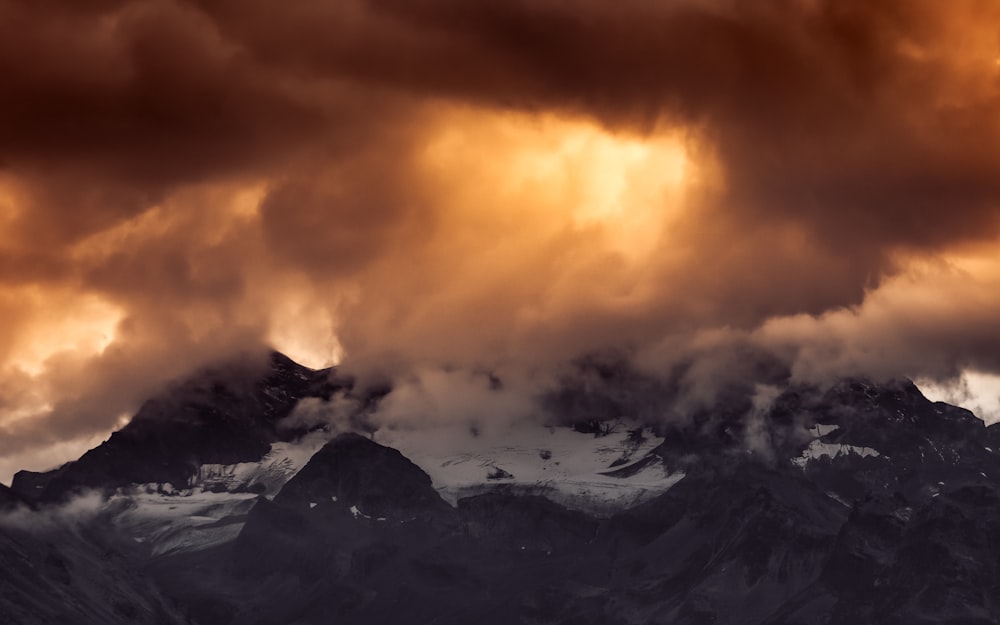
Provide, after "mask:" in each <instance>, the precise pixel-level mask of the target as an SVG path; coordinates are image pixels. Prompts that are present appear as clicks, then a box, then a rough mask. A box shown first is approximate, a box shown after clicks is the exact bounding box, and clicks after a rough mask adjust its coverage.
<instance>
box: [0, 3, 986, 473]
mask: <svg viewBox="0 0 1000 625" xmlns="http://www.w3.org/2000/svg"><path fill="white" fill-rule="evenodd" d="M998 22H1000V6H998V5H997V4H996V3H994V2H990V1H987V0H981V1H976V0H958V1H956V2H949V3H941V2H934V1H931V0H877V1H870V0H837V1H834V0H767V1H764V2H753V3H750V2H734V1H726V0H663V1H661V2H640V1H628V2H619V3H615V4H613V5H612V4H608V3H604V2H596V1H591V0H580V1H576V2H569V1H567V0H516V1H501V0H484V1H481V2H475V3H468V2H462V1H460V0H405V1H404V0H348V1H344V2H325V1H319V0H306V1H302V2H295V3H285V4H282V5H280V6H279V5H275V4H274V3H270V2H263V1H261V0H240V1H236V0H222V1H213V2H202V1H200V0H138V1H134V2H125V1H119V0H89V1H79V0H77V1H73V2H70V1H69V0H66V1H57V0H35V1H27V0H0V30H2V36H0V75H2V76H3V77H4V80H3V86H2V90H3V96H2V97H0V319H2V320H3V324H2V327H0V457H2V458H3V459H4V460H3V461H0V466H2V467H3V472H5V473H6V472H9V471H10V470H11V469H12V468H20V467H14V466H11V465H13V463H15V462H18V463H21V465H26V464H27V465H32V468H41V466H40V465H43V464H46V463H51V462H53V461H54V460H55V459H56V456H59V454H60V453H62V452H58V453H57V452H54V451H52V450H55V449H63V450H65V449H66V445H73V444H77V443H79V444H83V443H80V442H81V441H90V440H92V439H93V437H95V436H101V435H103V434H106V433H107V432H108V431H109V430H110V429H112V428H114V427H116V426H118V425H119V424H120V423H121V419H122V418H123V417H125V416H127V415H128V414H129V412H130V411H131V410H134V409H135V408H136V407H137V405H138V403H139V402H140V401H141V400H142V399H143V398H144V397H146V396H148V395H149V394H150V393H152V392H154V391H155V390H157V389H158V388H162V387H163V385H164V384H166V383H167V382H169V381H170V380H171V379H174V378H176V377H178V376H181V375H183V374H184V373H185V372H188V371H190V370H192V369H193V368H195V367H197V366H200V365H203V364H205V363H208V362H212V361H216V360H219V359H224V358H226V357H228V356H231V355H233V354H236V353H240V352H244V351H246V350H248V349H249V350H253V349H258V348H259V347H260V346H262V345H268V344H269V345H274V346H275V347H277V348H279V349H283V350H286V351H287V352H288V353H289V354H290V355H291V356H293V357H297V358H300V359H303V360H305V361H306V362H307V363H309V364H313V365H316V366H319V365H324V364H328V363H331V362H339V363H340V364H341V366H342V368H344V369H346V370H349V371H351V372H352V373H354V374H356V375H358V376H360V378H361V379H364V378H366V377H368V378H372V379H374V378H378V379H385V378H389V379H393V380H396V381H397V384H398V385H399V386H398V387H399V389H400V392H399V393H398V394H396V395H395V397H394V398H392V399H391V400H390V401H388V402H387V404H386V406H387V410H389V412H390V413H391V414H387V415H385V418H386V419H389V418H393V419H398V420H401V421H407V420H412V419H414V418H416V419H420V418H424V416H422V414H423V413H435V414H427V415H425V416H426V418H431V419H433V418H438V419H441V418H450V417H448V415H453V414H456V415H457V414H458V413H460V412H462V413H464V412H463V411H471V410H473V408H472V406H480V405H481V404H484V403H488V402H489V401H491V400H490V399H489V398H490V397H493V396H494V395H496V396H497V399H496V401H495V405H493V406H491V407H484V408H482V412H483V414H486V415H493V414H494V413H496V412H504V411H512V412H518V413H520V412H531V411H532V410H535V409H541V408H538V406H539V405H540V404H537V403H535V402H533V401H530V398H534V397H538V396H541V395H545V394H546V393H549V392H550V391H552V389H558V388H560V386H561V385H565V384H566V383H567V380H569V379H575V378H574V376H577V375H579V373H580V367H579V363H580V362H582V361H581V359H586V358H587V357H590V356H591V355H593V354H606V353H615V354H619V355H621V358H623V359H624V360H626V361H628V362H629V367H630V369H634V370H636V371H639V372H641V375H642V376H646V377H644V378H643V379H647V377H648V379H650V380H659V382H655V383H654V384H660V383H662V384H665V385H669V386H670V387H671V388H672V389H673V390H672V391H671V394H670V397H671V398H674V399H676V401H673V399H672V400H671V401H672V403H671V404H670V405H662V406H661V405H660V404H653V405H654V406H657V409H662V411H663V412H664V413H665V414H666V413H669V414H671V415H673V414H681V413H683V412H684V411H686V410H690V409H694V408H695V407H697V406H700V405H701V404H704V403H705V402H708V403H710V402H711V401H712V397H713V396H715V395H716V394H718V393H720V392H722V389H723V388H724V387H727V385H730V384H738V385H739V386H740V387H741V388H746V389H748V390H747V392H752V391H753V389H754V388H755V385H757V384H770V383H773V382H774V379H775V378H776V377H779V378H781V377H783V378H785V379H797V380H804V381H821V380H823V379H828V378H830V377H832V376H839V375H870V376H875V377H891V376H910V377H914V378H922V379H928V380H935V381H937V382H940V383H944V384H947V383H949V382H954V381H955V380H957V379H958V378H959V377H960V376H961V375H962V373H963V372H965V371H970V370H971V371H978V372H982V373H1000V357H998V354H1000V349H998V347H1000V345H998V344H997V342H998V339H997V333H996V330H995V322H994V320H995V319H996V318H997V313H1000V289H998V288H997V286H1000V285H998V284H997V282H998V280H1000V257H998V254H997V249H998V248H997V244H998V242H1000V241H998V239H1000V233H998V226H1000V222H998V217H1000V32H998V31H997V29H996V28H995V24H997V23H998ZM574 363H577V364H574ZM483 372H488V373H489V374H490V375H492V376H494V377H495V378H496V379H499V380H503V382H504V386H503V389H502V390H500V391H493V390H490V389H489V388H488V387H484V386H483V385H482V384H481V383H482V380H483V379H485V378H482V374H483ZM449 396H451V397H452V398H453V399H454V401H451V400H449ZM407 398H409V399H410V400H412V401H404V400H406V399H407ZM442 415H445V416H442ZM490 418H493V417H492V416H490Z"/></svg>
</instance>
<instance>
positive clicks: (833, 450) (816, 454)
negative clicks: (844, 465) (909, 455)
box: [792, 439, 881, 468]
mask: <svg viewBox="0 0 1000 625" xmlns="http://www.w3.org/2000/svg"><path fill="white" fill-rule="evenodd" d="M852 454H853V455H857V456H860V457H862V458H865V457H872V458H876V457H878V456H880V455H881V454H880V453H878V452H877V451H876V450H874V449H872V448H871V447H858V446H856V445H842V444H839V443H824V442H823V441H821V440H819V439H816V440H813V441H812V442H810V443H809V446H808V447H806V449H805V450H804V451H803V452H802V455H801V456H799V457H797V458H792V463H794V464H795V465H797V466H799V467H803V468H804V467H805V466H806V465H807V464H809V462H810V461H812V460H818V459H819V458H824V457H826V458H830V459H831V460H832V459H834V458H837V457H839V456H847V455H852Z"/></svg>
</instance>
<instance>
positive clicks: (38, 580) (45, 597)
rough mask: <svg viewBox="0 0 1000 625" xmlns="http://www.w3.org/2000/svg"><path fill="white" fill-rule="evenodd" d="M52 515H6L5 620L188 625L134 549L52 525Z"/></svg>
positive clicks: (0, 534)
mask: <svg viewBox="0 0 1000 625" xmlns="http://www.w3.org/2000/svg"><path fill="white" fill-rule="evenodd" d="M50 513H51V511H36V512H34V513H33V514H34V515H38V516H25V515H22V516H19V517H16V518H11V517H3V516H0V571H2V573H0V623H3V624H5V625H6V624H8V623H9V624H11V625H15V624H16V625H51V624H53V623H60V624H62V623H65V624H66V625H93V624H95V623H106V624H107V625H186V624H188V623H189V621H188V620H187V619H186V618H185V617H184V616H183V612H182V610H181V609H180V608H178V607H177V606H176V605H175V604H174V603H173V602H172V601H170V600H168V599H166V598H165V597H164V595H163V593H162V592H161V591H160V590H159V588H157V586H156V585H155V584H154V583H153V582H152V581H151V580H150V579H149V578H147V577H145V576H143V575H142V574H141V573H140V572H139V571H138V570H137V564H138V563H137V562H135V561H133V560H132V559H131V558H130V556H129V554H128V546H127V545H122V544H120V543H119V542H117V541H116V540H115V539H114V537H112V536H109V534H108V532H107V531H102V529H101V528H99V527H96V526H92V527H90V526H81V525H75V524H73V525H70V524H66V523H59V522H56V521H53V520H52V519H51V518H50V517H49V516H48V515H49V514H50ZM0 514H2V513H0ZM42 515H46V516H45V517H44V518H45V521H44V522H43V523H41V524H40V523H39V520H40V519H41V518H43V517H42Z"/></svg>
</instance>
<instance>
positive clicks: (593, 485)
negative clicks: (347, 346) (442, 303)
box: [374, 423, 684, 514]
mask: <svg viewBox="0 0 1000 625" xmlns="http://www.w3.org/2000/svg"><path fill="white" fill-rule="evenodd" d="M374 438H375V440H376V441H377V442H378V443H380V444H382V445H387V446H389V447H393V448H395V449H397V450H399V452H400V453H402V454H403V455H404V456H406V457H407V458H409V459H410V460H411V461H412V462H413V463H414V464H416V465H417V466H419V467H420V468H421V469H423V470H424V471H426V472H427V474H428V475H430V477H431V480H432V482H433V484H434V487H435V488H436V489H437V490H438V492H439V493H440V494H441V496H442V497H443V498H444V499H445V500H446V501H448V502H449V503H451V504H452V505H455V504H456V503H457V501H458V500H459V499H461V498H462V497H468V496H471V495H476V494H481V493H483V492H488V491H490V490H492V489H493V488H495V487H496V484H497V483H498V482H499V483H502V484H503V486H504V488H506V489H511V490H514V491H516V492H519V493H523V494H537V495H542V496H545V497H548V498H549V499H552V500H553V501H556V502H557V503H560V504H562V505H565V506H567V507H570V508H576V509H582V510H586V511H589V512H593V513H598V514H605V513H610V512H614V511H617V510H622V509H625V508H629V507H631V506H634V505H636V504H638V503H641V502H643V501H646V500H648V499H651V498H653V497H655V496H657V495H659V494H661V493H663V492H666V491H667V490H668V489H669V488H670V487H672V486H673V485H674V484H676V483H677V482H679V481H680V480H681V478H683V477H684V474H683V473H682V472H675V473H670V472H669V471H667V470H666V468H665V466H664V465H663V463H662V461H661V460H660V459H659V458H658V457H656V456H655V455H654V456H651V457H650V452H651V451H652V450H653V449H654V448H656V447H657V446H658V445H659V444H660V443H661V442H662V439H661V438H658V437H657V436H655V435H654V434H653V433H652V432H651V431H650V430H648V429H644V430H641V431H636V430H629V428H627V427H626V426H625V425H622V424H620V425H618V426H616V427H613V428H612V430H611V432H610V433H609V434H607V435H605V436H594V434H591V433H581V432H577V431H576V430H573V429H572V428H568V427H553V426H544V425H537V424H529V423H522V424H515V425H512V426H508V427H503V428H499V429H496V430H484V431H477V432H470V431H469V430H468V429H466V428H461V427H458V426H441V427H437V428H426V429H420V430H388V429H382V430H379V431H378V432H376V434H375V437H374ZM630 468H632V469H633V470H632V471H629V469H630ZM499 471H502V472H503V473H499ZM491 477H492V478H493V479H490V478H491ZM499 477H502V479H498V478H499Z"/></svg>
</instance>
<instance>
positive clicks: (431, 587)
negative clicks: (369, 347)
mask: <svg viewBox="0 0 1000 625" xmlns="http://www.w3.org/2000/svg"><path fill="white" fill-rule="evenodd" d="M227 379H228V380H230V381H229V382H227V383H226V384H224V385H223V386H222V387H219V386H218V385H217V381H216V380H215V379H214V378H212V376H203V377H201V378H199V379H198V380H195V381H194V382H191V383H186V384H185V385H181V387H179V388H181V389H183V392H181V394H180V395H179V396H180V397H183V398H184V399H183V401H181V402H179V403H177V402H175V403H174V404H170V403H169V401H170V400H169V398H161V400H158V401H157V402H151V403H150V404H147V406H146V407H144V408H143V411H141V412H140V414H139V415H137V417H136V418H135V419H134V420H133V422H132V423H131V424H130V425H129V426H128V427H127V428H125V430H123V432H125V431H126V430H128V432H127V433H125V434H122V433H119V434H117V435H116V436H115V437H112V441H115V442H114V443H112V441H109V442H108V443H106V444H105V445H103V446H102V447H100V448H98V449H97V450H95V451H92V452H89V453H88V455H85V456H84V458H81V460H80V461H78V462H77V463H73V464H70V465H67V467H64V468H62V469H60V470H58V471H57V472H55V473H53V474H49V475H44V476H37V475H36V476H25V475H22V476H21V477H19V480H18V482H17V483H16V484H15V486H17V488H15V489H14V490H13V491H8V490H0V507H6V510H7V511H8V512H7V515H8V517H10V515H13V517H10V518H19V519H25V518H28V519H31V518H35V519H39V518H47V515H50V514H51V511H52V510H55V509H58V507H57V506H58V505H60V504H56V503H54V502H55V501H59V500H61V499H65V496H66V495H67V494H68V493H72V492H73V491H74V490H75V489H77V488H79V487H84V486H87V487H96V488H98V489H99V490H100V491H102V492H104V493H105V497H104V498H103V499H99V501H100V503H99V505H97V507H96V509H95V512H94V513H93V515H92V517H91V518H90V519H89V520H87V521H79V522H78V523H77V524H76V525H72V526H71V527H72V528H76V529H67V527H70V526H59V527H62V528H63V529H58V530H57V529H50V530H46V531H49V533H48V534H45V533H44V532H41V531H40V530H36V531H29V530H28V529H25V528H24V527H25V526H24V525H23V524H22V525H21V526H17V527H16V528H15V527H14V526H11V525H9V524H8V525H7V526H6V527H7V529H4V530H3V531H4V532H7V533H6V534H2V535H0V558H2V559H3V564H6V563H8V562H9V563H10V564H9V566H10V567H11V569H10V570H12V571H22V573H19V574H18V575H19V578H23V579H24V580H26V581H25V582H24V583H20V582H18V583H16V584H14V583H12V582H9V581H8V582H5V583H6V585H5V586H3V592H0V614H32V613H33V612H32V611H33V610H42V607H45V609H48V610H49V612H38V614H41V615H42V616H39V617H37V618H36V620H35V621H31V620H26V621H23V622H57V621H58V622H79V623H85V622H93V623H98V622H101V623H104V622H109V623H113V622H119V621H116V620H114V619H116V618H124V617H123V616H122V615H128V614H132V615H139V616H136V617H135V619H134V621H133V622H147V621H144V620H142V619H143V618H149V619H154V620H153V621H148V622H164V623H173V622H179V621H178V619H182V618H187V619H190V620H191V622H194V623H199V624H200V625H230V624H231V625H243V624H247V625H250V624H265V623H269V624H270V623H296V624H302V625H306V624H313V623H329V622H338V623H355V624H366V623H373V624H374V623H386V622H394V623H464V622H476V623H483V624H487V625H489V624H493V623H495V624H497V625H500V624H505V625H506V624H510V623H533V624H543V623H544V624H562V623H566V624H569V623H574V624H576V623H593V624H616V625H617V624H620V625H626V624H628V625H632V624H635V625H639V624H660V623H662V624H667V623H670V624H691V625H696V624H697V625H700V624H704V623H719V624H723V623H724V624H733V625H736V624H741V625H841V624H843V625H847V624H851V625H853V624H855V623H873V624H880V625H881V624H884V625H890V624H893V625H894V624H897V623H899V624H902V623H907V624H909V623H926V624H928V625H929V624H932V623H935V624H936V623H963V624H964V623H968V624H976V623H982V624H983V625H985V624H987V623H996V622H1000V586H998V585H997V584H996V581H995V580H996V579H1000V570H998V569H1000V539H998V538H997V537H998V536H1000V454H998V453H996V451H995V450H996V449H997V447H996V446H995V445H997V442H998V441H1000V429H998V427H997V426H993V427H989V428H987V427H986V426H985V425H984V424H983V423H982V422H981V421H979V420H978V419H976V418H975V417H974V416H973V415H971V414H970V413H968V412H967V411H964V410H962V409H959V408H955V407H952V406H948V405H946V404H941V403H934V402H930V401H928V400H926V399H925V398H924V397H923V396H922V395H921V394H920V392H919V390H918V389H917V388H916V387H915V386H913V385H912V384H910V383H909V382H905V381H900V382H892V383H888V384H881V385H877V384H872V383H870V382H867V381H864V380H844V381H842V382H840V383H838V384H836V385H834V386H833V387H832V388H829V389H816V388H805V387H791V388H786V389H784V390H783V391H782V392H781V393H779V394H777V396H776V398H775V399H774V401H773V402H771V403H769V404H768V405H767V406H758V407H757V408H756V409H750V408H747V407H739V408H734V409H733V410H720V411H718V412H716V413H714V414H704V415H696V417H695V418H692V419H689V420H685V421H683V422H677V423H670V424H663V423H660V424H655V427H654V428H653V429H652V430H650V429H648V428H644V427H643V424H641V423H634V424H632V425H630V426H625V427H619V426H621V424H620V423H619V424H618V426H616V425H614V423H612V422H610V421H609V422H600V421H598V422H597V423H598V425H600V427H597V428H593V427H590V428H589V429H588V428H587V427H582V426H581V427H577V428H575V430H574V429H573V428H570V427H567V428H565V429H553V428H543V429H542V431H541V433H536V434H533V435H532V436H531V437H528V438H526V437H525V436H524V433H523V431H518V432H517V433H516V435H509V436H508V438H505V439H502V440H501V439H496V438H494V439H491V438H489V437H490V436H491V434H490V433H480V434H478V435H476V436H474V437H473V438H471V439H470V438H448V437H443V438H440V440H438V441H437V443H435V442H434V440H432V439H433V437H431V438H428V439H427V440H423V439H421V438H420V437H419V436H415V435H411V434H407V433H401V432H376V433H375V435H374V436H373V437H371V436H362V435H358V434H350V433H348V434H341V435H339V436H336V437H334V438H333V439H332V440H329V441H328V442H325V443H324V442H323V440H322V439H317V438H315V437H316V435H317V434H321V433H313V435H312V436H313V438H309V437H307V438H306V440H307V441H311V442H309V443H308V444H306V443H305V442H302V441H299V442H293V439H294V438H295V436H300V435H302V434H303V432H301V431H300V432H296V433H293V434H290V433H288V432H286V431H283V430H281V429H280V428H278V427H277V426H276V424H277V421H278V420H280V419H281V418H283V416H285V415H287V414H288V413H289V412H290V411H291V410H292V407H293V406H294V404H295V402H296V401H297V398H301V397H310V396H326V397H329V396H330V394H333V393H338V392H349V385H347V384H345V383H343V382H338V381H336V380H335V379H334V380H333V381H331V377H330V372H312V371H310V370H307V369H304V368H300V367H298V366H297V365H294V363H291V362H290V361H287V360H286V359H284V358H282V357H280V356H275V357H272V360H271V368H270V370H268V371H265V372H264V373H263V374H261V373H259V372H258V373H256V374H254V375H246V376H244V377H243V378H240V377H239V376H238V375H237V376H235V378H234V377H232V376H230V377H229V378H227ZM564 399H565V398H564ZM567 401H568V400H567ZM591 403H593V402H591ZM167 405H173V406H175V408H174V409H172V410H170V411H168V410H166V409H165V408H164V407H165V406H167ZM614 416H615V419H616V420H617V419H619V418H620V414H615V415H614ZM592 422H593V415H592V414H591V413H589V412H588V414H587V421H586V423H585V424H584V425H586V424H592ZM645 425H650V424H649V423H648V422H647V423H646V424H645ZM616 428H617V429H616ZM580 430H584V431H582V432H581V431H580ZM192 437H194V438H192ZM484 437H485V438H484ZM194 439H197V440H194ZM382 443H387V444H382ZM391 443H395V444H397V445H399V446H400V448H402V449H403V450H404V451H405V452H406V453H407V454H409V455H411V456H412V457H411V458H407V456H406V455H404V453H401V452H400V450H397V449H393V448H392V447H391V446H390V445H388V444H391ZM310 445H311V446H310ZM293 450H297V451H294V453H293ZM304 450H308V453H306V452H305V451H304ZM296 454H298V455H296ZM563 463H565V464H563ZM567 482H572V483H573V485H572V487H571V488H572V489H581V488H582V490H572V492H574V493H577V494H579V496H580V497H583V498H587V497H590V498H592V499H595V500H600V502H601V505H600V506H590V505H583V504H581V502H580V500H579V497H578V498H575V499H574V498H569V497H566V493H567V492H571V491H570V490H567V488H568V487H567V486H566V483H567ZM167 483H169V484H170V485H171V486H170V487H169V488H167V487H166V486H165V485H166V484H167ZM255 484H256V485H260V486H259V488H258V487H254V485H255ZM609 484H610V485H612V486H613V487H614V488H612V489H611V491H613V492H615V493H619V492H626V491H627V492H628V493H630V494H629V495H628V496H626V497H618V496H617V495H616V496H615V497H610V498H608V497H607V496H606V494H607V492H611V491H608V489H609V488H611V487H609V486H608V485H609ZM177 485H180V487H176V486H177ZM581 485H582V486H581ZM588 489H589V490H588ZM602 489H603V490H602ZM623 489H624V490H623ZM629 489H631V490H629ZM108 493H113V494H111V495H110V496H107V494H108ZM28 499H30V500H31V502H30V503H29V502H28V501H27V500H28ZM61 505H67V504H61ZM567 505H568V506H570V507H566V506H567ZM46 527H48V526H46ZM52 527H55V526H52ZM11 528H13V529H11ZM11 532H13V533H11ZM18 532H20V533H18ZM24 532H27V533H24ZM84 536H86V537H89V538H88V539H87V540H81V537H84ZM15 546H16V548H17V549H19V550H20V551H16V552H15V551H14V549H15ZM95 548H96V549H98V551H99V552H100V553H103V554H104V556H103V557H104V560H102V561H104V562H110V563H111V564H109V565H108V566H107V567H106V569H102V570H103V571H104V572H96V568H95V567H96V560H94V559H93V558H94V557H95V556H94V554H93V553H92V550H93V549H95ZM49 554H55V555H54V556H53V557H52V558H49ZM58 562H62V563H63V564H62V565H60V564H58ZM25 563H28V564H25ZM18 567H20V568H18ZM64 570H72V571H76V572H79V573H80V574H81V575H83V576H84V577H85V578H90V577H92V578H93V583H94V584H96V586H87V585H83V584H82V582H76V581H74V580H76V579H77V578H76V577H75V573H74V575H70V582H68V583H64V580H66V579H67V574H66V573H64V572H63V571H64ZM124 578H128V580H129V581H128V582H122V581H121V580H122V579H124ZM112 587H113V589H114V590H111V588H112ZM95 589H96V590H95ZM102 589H107V590H102ZM101 593H105V594H104V595H103V596H105V597H108V596H112V597H116V599H115V601H117V602H118V604H115V603H114V602H112V603H111V604H108V603H107V602H106V601H105V602H104V604H102V605H120V606H122V607H121V609H120V610H119V612H120V614H119V613H109V612H107V609H106V608H105V611H104V612H100V611H99V609H98V605H99V604H100V601H97V600H96V597H98V596H102V595H101ZM108 593H110V594H108ZM40 597H52V598H54V599H52V600H51V601H50V602H49V603H50V604H51V605H50V604H45V606H43V604H44V603H45V601H43V600H42V599H41V598H40ZM60 606H61V607H60ZM57 609H59V610H62V612H59V616H58V617H57V616H56V612H53V610H57ZM18 610H19V611H18ZM116 614H117V616H116ZM24 618H28V617H27V616H25V617H24ZM59 619H62V620H59ZM74 619H75V620H74ZM155 619H160V620H159V621H156V620H155ZM14 622H22V621H14Z"/></svg>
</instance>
